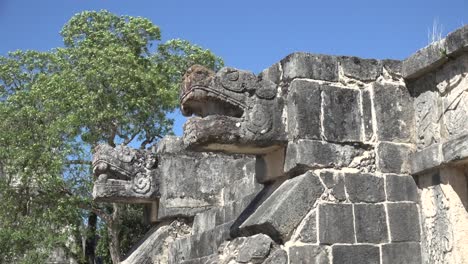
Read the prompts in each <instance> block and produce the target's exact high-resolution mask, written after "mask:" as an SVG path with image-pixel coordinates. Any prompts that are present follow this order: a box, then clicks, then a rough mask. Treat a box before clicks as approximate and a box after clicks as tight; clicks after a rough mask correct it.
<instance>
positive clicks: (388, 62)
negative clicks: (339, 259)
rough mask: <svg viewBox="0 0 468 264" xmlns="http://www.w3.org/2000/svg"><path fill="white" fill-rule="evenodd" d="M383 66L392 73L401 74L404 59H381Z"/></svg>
mask: <svg viewBox="0 0 468 264" xmlns="http://www.w3.org/2000/svg"><path fill="white" fill-rule="evenodd" d="M381 63H382V65H383V67H384V68H385V69H386V70H387V71H388V72H389V73H390V74H392V75H398V76H401V71H402V70H401V68H402V64H403V63H402V61H400V60H392V59H385V60H382V61H381Z"/></svg>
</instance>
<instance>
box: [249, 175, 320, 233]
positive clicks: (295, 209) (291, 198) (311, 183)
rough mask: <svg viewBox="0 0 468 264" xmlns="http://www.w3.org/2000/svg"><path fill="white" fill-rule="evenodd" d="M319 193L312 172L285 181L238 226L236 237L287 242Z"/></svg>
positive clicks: (315, 176)
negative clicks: (260, 234)
mask: <svg viewBox="0 0 468 264" xmlns="http://www.w3.org/2000/svg"><path fill="white" fill-rule="evenodd" d="M323 191H324V187H323V186H322V184H321V182H320V179H319V177H318V176H317V175H315V174H314V173H312V172H307V173H305V174H303V175H300V176H297V177H295V178H292V179H289V180H287V181H285V182H284V183H283V184H281V185H280V186H279V187H278V189H276V190H275V191H274V192H273V193H272V194H271V195H270V196H269V197H268V198H267V199H266V200H265V201H264V202H263V203H262V204H261V205H260V206H259V207H258V208H257V209H256V210H255V211H254V212H253V213H252V214H251V215H250V216H249V217H248V218H247V219H246V220H245V221H244V222H243V223H242V224H241V225H240V233H241V234H242V235H245V236H249V235H254V234H259V233H263V234H266V235H268V236H270V237H271V238H273V239H274V240H275V241H287V240H288V239H289V237H290V236H291V234H292V231H293V230H294V229H295V228H296V227H297V226H298V225H299V223H300V222H301V221H302V219H303V218H304V217H305V216H306V214H307V213H308V212H309V211H310V210H311V209H312V207H313V205H314V203H315V201H316V200H317V199H318V198H319V197H320V196H321V195H322V193H323Z"/></svg>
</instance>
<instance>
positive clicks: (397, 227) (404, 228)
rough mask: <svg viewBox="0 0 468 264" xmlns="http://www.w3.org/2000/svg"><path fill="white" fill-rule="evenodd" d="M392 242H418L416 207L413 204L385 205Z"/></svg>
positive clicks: (418, 226)
mask: <svg viewBox="0 0 468 264" xmlns="http://www.w3.org/2000/svg"><path fill="white" fill-rule="evenodd" d="M387 212H388V222H389V227H390V239H391V241H392V242H409V241H416V242H418V241H420V231H419V229H420V225H419V213H418V207H417V206H416V204H415V203H389V204H387Z"/></svg>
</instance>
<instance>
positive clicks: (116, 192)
mask: <svg viewBox="0 0 468 264" xmlns="http://www.w3.org/2000/svg"><path fill="white" fill-rule="evenodd" d="M157 166H158V163H157V158H156V155H155V154H154V153H152V152H151V151H149V150H138V149H133V148H130V147H128V146H117V147H116V148H113V147H111V146H109V145H104V144H101V145H98V146H97V147H96V149H95V152H94V156H93V173H94V175H95V177H96V178H97V179H96V182H95V184H94V189H93V197H94V199H95V200H96V201H98V202H122V203H150V202H154V201H156V199H157V198H159V197H160V192H159V186H160V172H159V171H158V170H157Z"/></svg>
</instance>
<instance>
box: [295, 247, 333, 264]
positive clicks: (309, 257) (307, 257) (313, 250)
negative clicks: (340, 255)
mask: <svg viewBox="0 0 468 264" xmlns="http://www.w3.org/2000/svg"><path fill="white" fill-rule="evenodd" d="M289 261H290V263H302V264H329V263H330V256H329V253H328V249H327V248H326V247H325V246H317V245H303V246H294V247H290V248H289Z"/></svg>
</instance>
